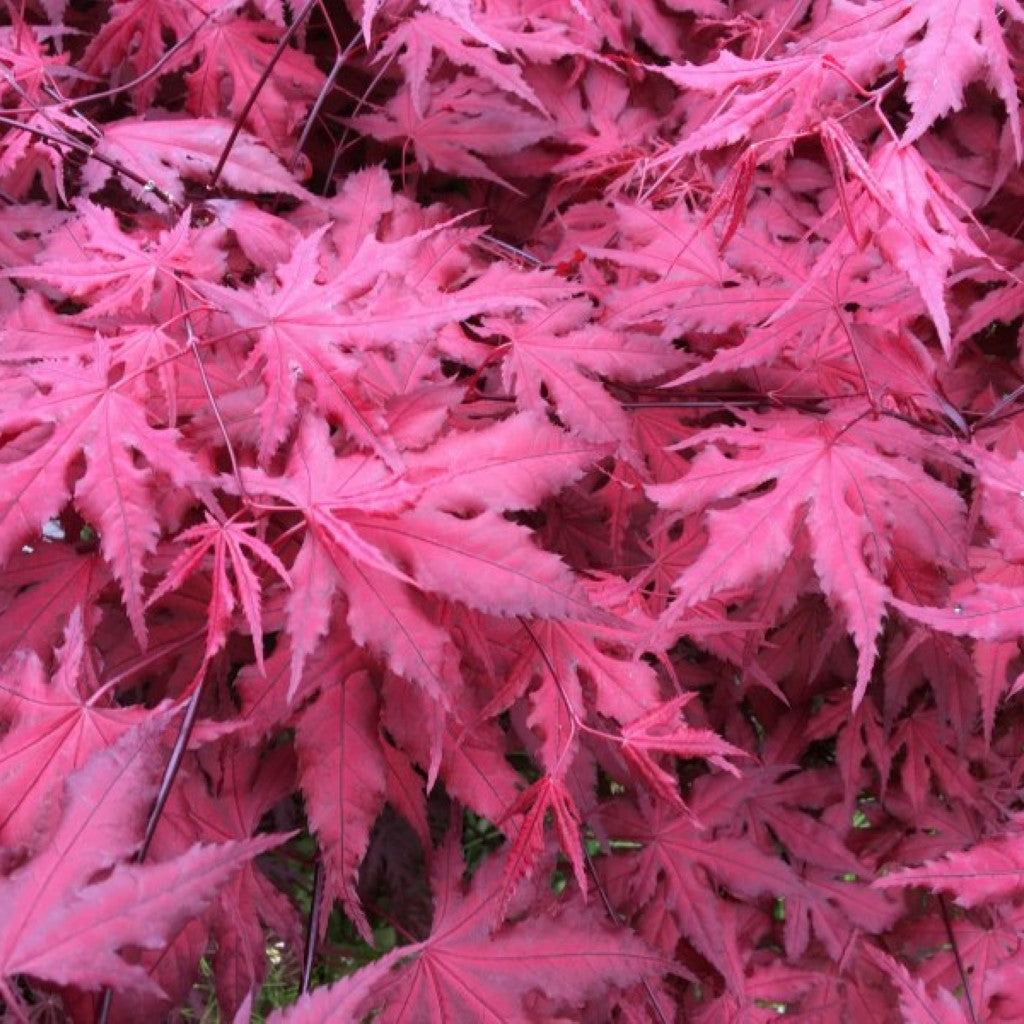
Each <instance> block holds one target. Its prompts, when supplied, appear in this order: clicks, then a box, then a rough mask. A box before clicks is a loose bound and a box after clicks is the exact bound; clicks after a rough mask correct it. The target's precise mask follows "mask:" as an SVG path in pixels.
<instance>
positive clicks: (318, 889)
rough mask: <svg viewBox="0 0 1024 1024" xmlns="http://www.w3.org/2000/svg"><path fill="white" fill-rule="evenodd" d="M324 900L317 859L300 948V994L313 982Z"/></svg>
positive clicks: (321, 871) (322, 882) (322, 883)
mask: <svg viewBox="0 0 1024 1024" xmlns="http://www.w3.org/2000/svg"><path fill="white" fill-rule="evenodd" d="M323 900H324V864H323V860H321V858H320V857H317V859H316V864H315V865H314V866H313V889H312V892H311V893H310V896H309V916H308V917H307V918H306V933H305V936H304V938H305V942H304V944H303V948H302V981H301V982H300V984H299V991H300V992H308V991H309V987H310V985H311V984H312V982H313V967H314V966H315V965H316V949H317V937H318V935H319V933H320V915H321V910H322V904H323Z"/></svg>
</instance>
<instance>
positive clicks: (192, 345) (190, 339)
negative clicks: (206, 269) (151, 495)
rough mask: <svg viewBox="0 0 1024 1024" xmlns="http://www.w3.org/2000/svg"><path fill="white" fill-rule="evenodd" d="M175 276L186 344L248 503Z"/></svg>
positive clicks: (176, 276)
mask: <svg viewBox="0 0 1024 1024" xmlns="http://www.w3.org/2000/svg"><path fill="white" fill-rule="evenodd" d="M175 278H176V280H177V285H178V301H179V302H180V303H181V308H182V321H183V322H184V324H185V338H186V344H187V346H188V349H189V351H190V352H191V353H192V356H193V358H194V359H195V361H196V367H197V368H198V370H199V377H200V379H201V380H202V382H203V390H204V391H205V392H206V400H207V401H208V402H209V403H210V410H211V412H212V413H213V416H214V419H215V420H216V421H217V426H218V428H219V429H220V432H221V436H222V437H223V438H224V445H225V447H226V448H227V453H228V460H229V461H230V462H231V472H232V474H233V476H234V478H235V483H236V484H237V486H238V493H239V496H240V497H241V498H242V501H244V502H245V503H246V504H248V503H249V501H250V499H249V495H248V492H247V491H246V489H245V482H244V481H243V480H242V474H241V471H240V470H239V468H238V459H237V457H236V456H235V446H234V445H233V444H232V442H231V435H230V434H228V428H227V425H226V424H225V423H224V417H223V416H221V413H220V406H219V405H218V404H217V399H216V398H215V397H214V394H213V388H212V387H211V386H210V378H209V377H208V376H207V373H206V366H205V365H204V364H203V357H202V354H201V353H200V351H199V346H198V345H197V344H196V333H195V331H194V330H193V328H192V318H191V317H190V315H189V311H188V307H187V306H186V305H185V296H184V290H183V288H182V282H181V279H180V277H179V276H178V275H177V274H175Z"/></svg>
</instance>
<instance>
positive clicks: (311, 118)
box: [288, 35, 359, 170]
mask: <svg viewBox="0 0 1024 1024" xmlns="http://www.w3.org/2000/svg"><path fill="white" fill-rule="evenodd" d="M358 45H359V36H358V35H356V36H353V37H352V40H351V42H350V43H349V44H348V46H346V47H345V49H344V50H342V51H341V52H340V53H339V54H338V55H337V57H335V58H334V64H333V65H332V66H331V70H330V71H329V72H328V74H327V78H326V79H325V80H324V84H323V85H322V86H321V88H320V92H319V93H318V94H317V97H316V100H315V102H314V103H313V106H312V108H311V109H310V111H309V114H308V115H307V116H306V123H305V124H304V125H303V126H302V134H300V135H299V139H298V141H297V142H296V143H295V152H294V153H293V154H292V158H291V160H290V161H289V162H288V169H289V170H294V169H295V165H296V164H297V163H298V161H299V157H300V156H301V155H302V150H303V149H304V148H305V146H306V142H307V141H308V139H309V135H310V132H312V130H313V123H314V122H315V121H316V119H317V117H319V116H320V111H321V110H322V109H323V105H324V104H325V103H326V102H327V97H328V96H329V95H330V92H331V89H332V88H333V87H334V83H335V81H336V80H337V77H338V75H339V74H341V69H342V68H343V67H344V66H345V62H346V61H347V60H348V58H349V57H351V56H352V53H353V51H354V50H355V49H356V48H357V46H358Z"/></svg>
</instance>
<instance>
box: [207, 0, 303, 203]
mask: <svg viewBox="0 0 1024 1024" xmlns="http://www.w3.org/2000/svg"><path fill="white" fill-rule="evenodd" d="M316 2H317V0H306V2H305V4H304V5H303V6H302V9H301V10H300V11H299V13H298V14H296V15H295V18H294V19H293V21H292V23H291V24H290V25H289V26H288V28H287V30H286V31H285V33H284V35H283V36H281V38H280V39H279V40H278V43H277V46H276V47H275V49H274V52H273V53H272V54H271V55H270V60H268V61H267V66H266V67H265V68H264V69H263V73H262V74H261V75H260V77H259V78H258V79H257V80H256V84H255V85H254V86H253V87H252V89H251V90H250V92H249V95H248V96H247V97H246V100H245V103H244V104H243V105H242V109H241V110H240V111H239V112H238V116H237V117H236V118H235V123H234V124H233V125H232V126H231V134H230V135H228V138H227V142H225V143H224V148H223V149H222V150H221V153H220V158H219V159H218V160H217V166H216V167H214V169H213V173H212V174H211V175H210V181H209V183H208V185H207V186H206V187H207V188H208V189H210V190H211V191H212V190H213V189H215V188H216V187H217V181H218V179H219V178H220V175H221V171H223V170H224V165H225V164H226V163H227V162H228V157H229V156H230V155H231V150H232V149H233V148H234V145H235V142H236V141H237V139H238V136H239V134H240V133H241V131H242V125H243V124H244V123H245V119H246V118H247V117H248V116H249V114H250V113H251V111H252V108H253V107H254V106H256V101H257V100H258V99H259V97H260V93H261V92H262V91H263V87H264V86H265V85H266V84H267V81H268V80H269V78H270V75H271V74H272V72H273V70H274V68H275V66H276V65H277V62H278V61H279V60H280V59H281V57H282V55H283V54H284V51H285V50H286V49H288V45H289V44H290V43H291V41H292V39H293V38H294V37H295V33H296V32H298V30H299V28H300V26H301V25H302V23H303V22H304V21H305V20H306V18H308V17H309V12H310V11H312V10H313V7H314V6H315V4H316Z"/></svg>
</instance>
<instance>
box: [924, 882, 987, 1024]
mask: <svg viewBox="0 0 1024 1024" xmlns="http://www.w3.org/2000/svg"><path fill="white" fill-rule="evenodd" d="M935 895H936V898H937V899H938V901H939V911H940V913H941V914H942V924H943V927H944V928H945V929H946V935H947V937H948V938H949V945H950V947H951V948H952V950H953V960H954V961H955V962H956V969H957V973H958V974H959V975H960V984H961V985H962V986H963V990H964V999H965V1000H966V1001H967V1019H968V1020H969V1021H970V1022H971V1024H978V1014H977V1011H976V1010H975V1009H974V997H973V996H972V995H971V977H970V975H969V974H968V973H967V968H966V967H965V966H964V960H963V957H962V956H961V955H960V943H959V942H958V941H957V938H956V933H955V932H954V931H953V921H952V919H951V918H950V915H949V906H948V905H947V903H946V896H945V894H944V893H941V892H940V893H936V894H935Z"/></svg>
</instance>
